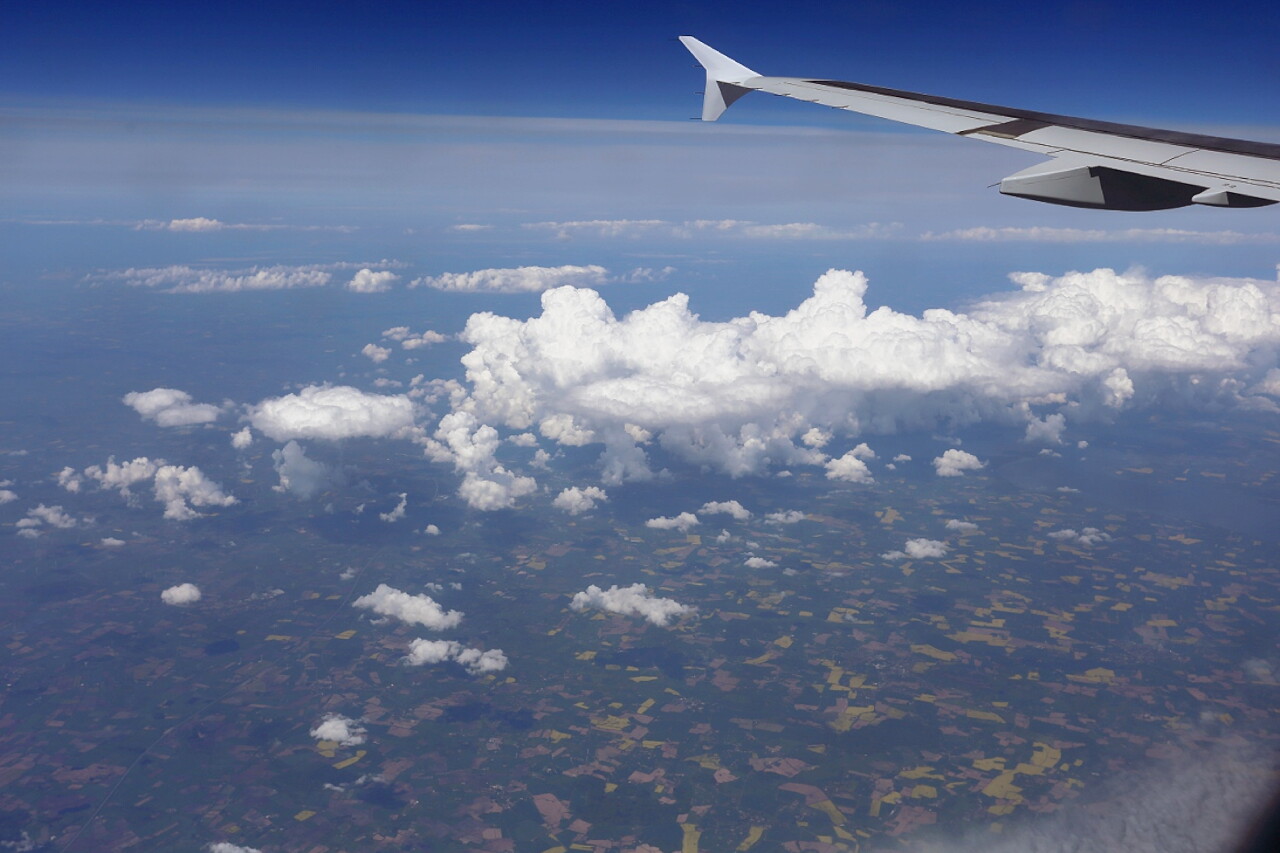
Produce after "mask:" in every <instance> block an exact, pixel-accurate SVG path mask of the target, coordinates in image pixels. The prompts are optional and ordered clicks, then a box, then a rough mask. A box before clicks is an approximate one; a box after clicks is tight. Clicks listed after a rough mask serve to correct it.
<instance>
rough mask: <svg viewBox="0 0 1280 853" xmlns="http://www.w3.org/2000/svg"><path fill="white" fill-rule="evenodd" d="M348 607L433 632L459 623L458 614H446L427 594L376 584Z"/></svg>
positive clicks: (449, 611) (453, 626)
mask: <svg viewBox="0 0 1280 853" xmlns="http://www.w3.org/2000/svg"><path fill="white" fill-rule="evenodd" d="M351 606H352V607H359V608H362V609H364V610H372V611H373V612H374V613H377V614H378V615H379V616H390V617H391V618H393V619H399V620H400V621H401V622H405V623H407V624H409V625H422V626H423V627H425V628H429V629H431V630H432V631H445V630H448V629H449V628H456V627H458V625H459V624H460V623H461V622H462V613H461V611H458V610H448V611H446V610H445V609H444V608H443V607H441V606H440V605H439V604H437V603H436V600H435V599H434V598H432V597H431V596H429V595H410V594H409V593H407V592H403V591H401V590H398V589H396V588H395V587H392V586H387V585H386V584H385V583H382V584H378V588H377V589H375V590H374V591H373V592H371V593H369V594H368V595H362V596H361V597H359V598H357V599H356V600H355V601H353V602H351Z"/></svg>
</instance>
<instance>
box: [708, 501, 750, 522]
mask: <svg viewBox="0 0 1280 853" xmlns="http://www.w3.org/2000/svg"><path fill="white" fill-rule="evenodd" d="M698 512H701V513H706V514H707V515H715V514H717V513H723V514H725V515H728V516H730V517H731V518H733V519H734V520H736V521H746V520H747V519H748V518H750V517H751V510H749V509H747V508H746V507H745V506H743V505H742V504H740V503H738V502H737V501H707V502H706V503H704V504H703V505H702V506H701V507H700V508H699V509H698Z"/></svg>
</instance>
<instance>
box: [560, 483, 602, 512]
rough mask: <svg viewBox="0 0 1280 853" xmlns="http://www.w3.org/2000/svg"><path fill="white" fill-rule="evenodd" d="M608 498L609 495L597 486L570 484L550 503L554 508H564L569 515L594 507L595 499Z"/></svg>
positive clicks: (587, 510)
mask: <svg viewBox="0 0 1280 853" xmlns="http://www.w3.org/2000/svg"><path fill="white" fill-rule="evenodd" d="M608 499H609V496H608V495H607V494H605V491H604V489H602V488H600V487H599V486H587V487H585V488H579V487H577V486H570V487H569V488H567V489H565V490H564V491H562V492H561V493H560V494H558V495H556V498H555V500H553V501H552V502H551V505H552V506H554V507H555V508H556V509H562V510H564V511H565V512H567V513H569V515H581V514H582V513H584V512H589V511H590V510H593V509H595V506H596V502H597V501H605V500H608Z"/></svg>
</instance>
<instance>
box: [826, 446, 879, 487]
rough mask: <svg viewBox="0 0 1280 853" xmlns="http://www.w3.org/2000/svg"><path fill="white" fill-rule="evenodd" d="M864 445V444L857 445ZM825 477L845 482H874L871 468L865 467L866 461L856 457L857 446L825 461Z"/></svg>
mask: <svg viewBox="0 0 1280 853" xmlns="http://www.w3.org/2000/svg"><path fill="white" fill-rule="evenodd" d="M859 446H860V447H866V445H865V444H863V445H859ZM826 468H827V479H828V480H842V481H844V482H846V483H874V482H875V481H876V478H875V477H873V476H871V469H870V468H868V467H867V463H866V462H863V461H862V460H861V459H860V458H858V451H857V448H855V449H853V450H850V451H849V452H848V453H846V454H845V455H844V456H841V457H840V458H839V459H832V460H830V461H829V462H827V465H826Z"/></svg>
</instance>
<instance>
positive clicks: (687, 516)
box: [644, 512, 698, 533]
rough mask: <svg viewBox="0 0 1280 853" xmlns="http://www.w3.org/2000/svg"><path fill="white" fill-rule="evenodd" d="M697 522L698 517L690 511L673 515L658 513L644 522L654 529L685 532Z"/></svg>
mask: <svg viewBox="0 0 1280 853" xmlns="http://www.w3.org/2000/svg"><path fill="white" fill-rule="evenodd" d="M697 523H698V517H697V516H696V515H694V514H693V513H691V512H682V513H680V514H679V515H675V516H670V517H668V516H663V515H660V516H658V517H657V518H651V519H649V520H648V521H646V522H645V523H644V526H645V527H650V528H653V529H654V530H679V531H680V532H681V533H687V532H688V531H689V528H691V527H693V526H694V525H696V524H697Z"/></svg>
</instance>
